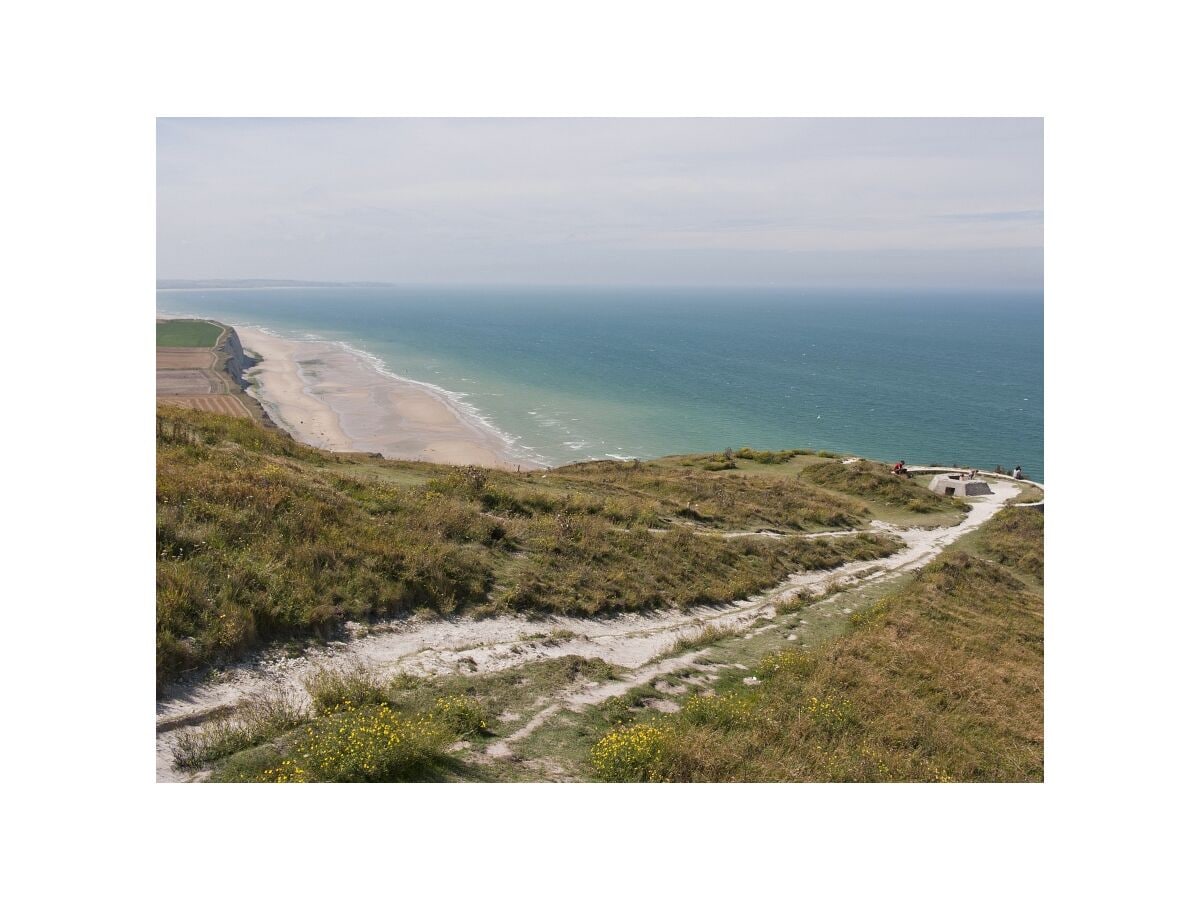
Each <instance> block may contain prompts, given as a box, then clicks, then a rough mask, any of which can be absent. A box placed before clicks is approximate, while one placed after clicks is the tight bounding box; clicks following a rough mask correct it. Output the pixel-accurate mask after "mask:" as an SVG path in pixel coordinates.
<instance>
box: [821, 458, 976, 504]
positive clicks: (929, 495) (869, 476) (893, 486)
mask: <svg viewBox="0 0 1200 900" xmlns="http://www.w3.org/2000/svg"><path fill="white" fill-rule="evenodd" d="M801 477H803V478H806V479H808V480H809V481H811V482H812V483H813V484H817V485H820V486H821V487H825V488H830V489H832V490H836V491H842V492H844V493H847V494H853V495H854V496H856V497H862V498H864V499H867V500H874V501H877V502H879V503H886V504H888V505H889V506H894V507H897V508H899V509H904V510H907V511H909V512H915V513H931V512H940V511H964V512H965V511H966V510H967V509H968V506H967V504H966V503H964V502H963V501H962V500H959V499H957V498H955V497H944V496H941V495H939V494H935V493H933V491H931V490H929V489H928V488H927V487H926V486H925V485H924V484H923V483H922V482H920V481H919V480H916V479H912V478H902V477H900V476H897V475H893V474H892V473H891V471H890V470H889V469H888V467H887V466H885V465H882V464H880V463H876V462H870V461H868V460H865V459H862V460H858V461H856V462H852V463H849V464H846V463H841V462H837V463H818V464H817V465H813V466H808V467H807V468H806V469H804V470H803V471H802V472H801Z"/></svg>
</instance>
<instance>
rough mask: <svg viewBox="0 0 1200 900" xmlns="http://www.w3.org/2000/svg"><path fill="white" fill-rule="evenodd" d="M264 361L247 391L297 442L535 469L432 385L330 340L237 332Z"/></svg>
mask: <svg viewBox="0 0 1200 900" xmlns="http://www.w3.org/2000/svg"><path fill="white" fill-rule="evenodd" d="M237 333H238V336H239V337H240V338H241V341H242V345H243V346H244V347H245V348H246V349H247V350H250V351H251V352H252V353H254V354H255V355H257V356H260V357H262V360H263V362H262V363H261V364H259V365H258V366H255V367H254V368H253V369H251V370H250V372H249V374H248V377H249V379H250V381H251V387H250V390H249V393H250V394H251V395H252V396H254V397H255V398H256V399H257V400H258V401H259V402H260V403H261V404H262V405H263V407H264V408H265V409H266V410H267V413H268V414H269V415H270V416H271V418H272V420H274V421H275V423H276V424H277V425H279V426H280V427H281V428H284V429H285V430H287V431H288V432H289V433H290V434H291V435H292V436H293V437H295V438H296V439H297V440H300V441H303V442H304V443H306V444H311V445H313V446H315V447H321V448H323V449H326V450H342V451H350V450H353V451H363V452H371V453H382V454H383V455H384V456H385V457H387V458H389V459H416V460H422V461H425V462H437V463H450V464H453V465H477V466H487V467H489V468H500V469H515V468H517V466H518V465H519V466H520V467H521V468H523V469H529V468H537V466H536V464H534V463H531V462H529V461H527V460H523V459H519V458H517V457H516V456H515V455H513V454H512V451H511V449H510V448H509V446H508V444H507V443H506V442H505V440H504V437H503V436H502V435H501V434H499V433H498V432H496V431H494V430H492V429H490V428H488V427H487V426H486V425H485V424H484V423H481V422H475V421H472V420H471V419H470V418H469V417H468V416H467V415H466V414H465V413H464V412H463V411H461V410H459V409H456V408H455V405H454V403H453V401H452V400H451V399H450V398H448V397H443V396H441V395H440V394H439V393H438V392H437V391H436V390H434V389H433V388H431V387H426V386H424V385H421V384H418V383H416V382H412V381H406V380H404V379H401V378H396V377H394V376H391V375H388V374H387V373H385V372H381V371H380V370H379V369H378V368H377V367H376V366H375V365H374V363H373V362H372V361H371V360H370V359H369V358H367V357H365V356H363V355H361V354H358V353H354V352H353V351H351V350H348V349H346V348H345V347H344V346H342V345H340V344H336V343H333V342H331V341H294V340H288V339H286V338H281V337H278V336H276V335H273V334H269V333H268V332H265V331H261V330H259V329H257V328H248V327H245V326H242V327H239V328H238V329H237Z"/></svg>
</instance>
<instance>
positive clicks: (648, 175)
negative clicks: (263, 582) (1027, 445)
mask: <svg viewBox="0 0 1200 900" xmlns="http://www.w3.org/2000/svg"><path fill="white" fill-rule="evenodd" d="M158 276H159V277H160V278H298V279H313V280H339V281H351V280H372V281H394V282H404V283H450V284H477V283H504V284H543V283H549V284H721V285H737V284H742V285H763V284H776V285H795V286H812V287H831V286H837V287H848V288H853V287H885V286H897V287H908V288H911V287H930V288H955V289H959V288H979V289H1008V288H1021V289H1024V288H1031V287H1033V288H1040V287H1041V283H1042V123H1041V120H1040V119H160V120H159V123H158Z"/></svg>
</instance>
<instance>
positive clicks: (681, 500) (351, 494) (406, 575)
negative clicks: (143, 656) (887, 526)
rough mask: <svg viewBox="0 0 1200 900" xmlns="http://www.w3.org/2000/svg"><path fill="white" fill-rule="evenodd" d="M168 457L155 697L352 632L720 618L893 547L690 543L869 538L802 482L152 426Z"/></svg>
mask: <svg viewBox="0 0 1200 900" xmlns="http://www.w3.org/2000/svg"><path fill="white" fill-rule="evenodd" d="M157 440H158V452H157V463H158V481H157V544H158V551H157V556H158V566H157V588H158V589H157V609H158V634H157V669H158V676H159V680H160V683H161V682H162V681H165V680H167V679H170V678H173V677H175V676H177V675H178V674H180V673H181V672H183V671H185V670H188V669H193V668H196V667H199V666H202V665H205V664H207V663H211V662H214V661H217V660H221V659H230V658H234V657H236V656H237V655H238V654H241V653H243V652H245V651H246V650H249V649H251V648H253V647H256V646H259V645H261V644H262V643H264V642H266V641H271V640H276V639H281V638H289V637H297V636H306V635H308V636H315V637H317V638H321V637H325V636H328V635H330V634H332V633H334V631H335V630H336V629H337V627H338V625H339V624H340V623H341V622H343V621H345V620H347V619H355V620H369V619H371V618H374V617H381V616H392V615H397V614H403V613H409V612H414V611H419V610H423V611H427V612H428V613H430V614H433V615H448V614H452V613H461V612H472V613H476V614H489V613H499V612H527V613H567V614H582V615H597V614H605V613H613V612H623V611H633V610H649V609H655V608H660V607H671V606H674V607H687V606H692V605H696V604H716V603H726V602H730V601H733V600H737V599H741V598H743V597H745V596H747V595H750V594H753V593H756V592H758V591H760V590H762V589H764V588H767V587H769V586H772V585H774V584H775V583H777V582H778V581H779V580H780V579H781V578H783V577H784V576H785V575H786V574H788V573H789V572H794V571H798V570H800V569H803V568H829V567H833V566H836V565H840V564H841V563H843V562H847V561H850V560H862V559H874V558H878V557H880V556H884V555H887V554H889V553H891V552H894V550H895V549H896V547H897V544H896V543H895V541H894V540H892V539H891V538H888V537H884V536H875V535H854V536H846V537H837V538H819V539H815V540H807V539H804V538H803V537H801V536H799V535H798V534H788V535H786V536H784V537H782V538H780V539H777V540H766V539H762V538H757V537H743V538H728V537H724V536H722V535H721V534H719V533H716V534H708V533H698V530H699V531H705V532H707V531H717V532H719V531H721V530H730V531H740V530H750V529H753V528H757V527H772V528H776V529H779V530H785V531H791V532H799V531H812V530H820V529H825V528H829V527H831V526H834V527H844V526H853V525H860V524H863V523H864V520H865V515H866V512H867V510H866V508H865V507H864V506H862V505H860V504H858V503H856V502H854V501H852V500H849V499H846V498H841V497H838V496H837V495H834V494H831V493H828V492H826V491H823V490H821V489H820V488H816V487H813V486H811V485H807V484H804V483H803V482H802V481H800V480H799V479H791V480H790V481H788V482H787V483H785V484H783V485H779V484H775V483H772V482H768V481H764V480H763V479H757V478H744V477H732V478H731V477H729V476H728V475H727V474H726V473H706V472H695V471H691V470H686V469H682V468H679V467H674V468H672V467H662V468H656V467H651V466H644V465H637V464H629V463H627V464H621V463H611V464H608V463H591V464H583V465H577V466H568V467H565V468H563V469H559V470H554V471H552V472H548V473H535V474H532V475H516V474H509V473H502V472H494V471H484V470H479V469H473V468H456V467H447V466H436V465H431V464H419V463H407V464H401V463H397V464H394V465H393V464H389V463H386V462H384V461H380V460H373V459H369V458H362V459H360V458H346V457H338V456H336V455H334V454H329V453H325V452H323V451H318V450H314V449H312V448H309V447H305V446H303V445H301V444H298V443H296V442H294V441H292V440H291V439H290V438H289V437H288V436H287V435H286V434H283V433H282V432H279V431H275V430H268V429H264V428H261V427H258V426H257V425H255V424H254V423H252V422H248V421H245V420H238V419H231V418H227V417H222V416H215V415H210V414H206V413H200V412H197V411H192V410H181V409H174V408H170V407H160V408H159V410H158V418H157ZM388 473H394V474H395V477H388ZM733 474H734V475H735V476H736V473H733Z"/></svg>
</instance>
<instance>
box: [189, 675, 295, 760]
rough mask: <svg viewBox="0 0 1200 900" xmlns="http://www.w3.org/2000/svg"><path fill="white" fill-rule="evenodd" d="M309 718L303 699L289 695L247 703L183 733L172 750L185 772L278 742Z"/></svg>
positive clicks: (259, 698) (277, 695)
mask: <svg viewBox="0 0 1200 900" xmlns="http://www.w3.org/2000/svg"><path fill="white" fill-rule="evenodd" d="M308 718H309V714H308V709H307V706H306V704H305V703H304V701H303V698H302V697H299V696H297V695H295V694H294V693H292V692H290V691H275V692H273V693H270V694H267V695H265V696H262V697H258V698H255V699H253V700H248V701H246V702H244V703H241V704H239V705H238V706H237V707H236V708H235V709H233V710H232V711H230V712H229V713H227V714H225V715H222V716H218V717H217V718H215V719H213V720H211V721H209V722H206V723H204V724H203V725H201V726H200V727H199V728H194V729H190V730H187V731H184V732H182V733H181V734H180V735H179V737H178V738H177V739H176V742H175V746H174V749H173V755H174V757H175V764H176V765H177V766H179V767H181V768H184V769H196V768H199V767H200V766H202V765H205V764H207V763H211V762H214V761H216V760H218V759H221V758H223V757H226V756H230V755H231V754H233V753H237V752H238V751H239V750H245V749H246V748H248V747H255V746H258V745H259V744H263V743H265V742H267V741H270V740H272V739H274V738H277V737H279V736H280V735H282V734H285V733H287V732H288V731H291V730H292V729H293V728H295V727H296V726H297V725H300V724H301V723H303V722H306V721H308Z"/></svg>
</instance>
